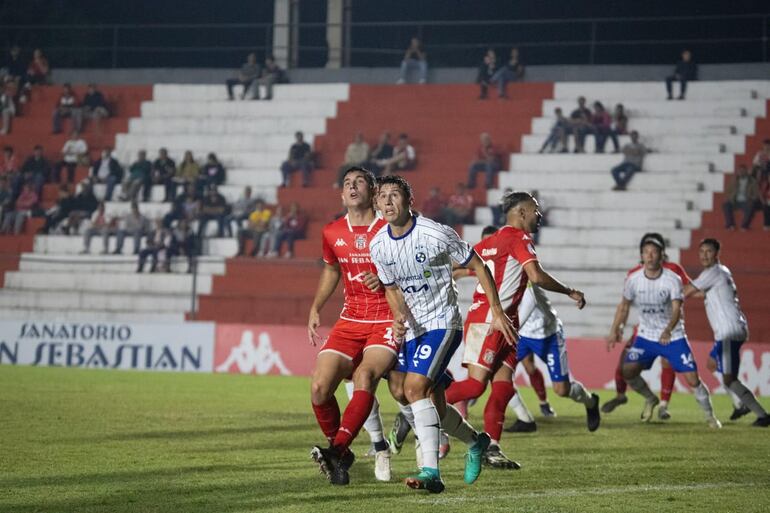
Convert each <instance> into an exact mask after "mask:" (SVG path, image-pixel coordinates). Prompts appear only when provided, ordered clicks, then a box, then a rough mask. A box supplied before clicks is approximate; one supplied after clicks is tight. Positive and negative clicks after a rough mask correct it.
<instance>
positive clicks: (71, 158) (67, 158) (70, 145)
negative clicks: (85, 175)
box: [61, 139, 88, 163]
mask: <svg viewBox="0 0 770 513" xmlns="http://www.w3.org/2000/svg"><path fill="white" fill-rule="evenodd" d="M87 151H88V145H87V144H86V142H85V141H84V140H83V139H75V140H74V141H73V140H72V139H67V142H65V143H64V146H63V147H62V149H61V152H62V154H64V162H68V163H77V161H78V155H83V154H85V153H86V152H87Z"/></svg>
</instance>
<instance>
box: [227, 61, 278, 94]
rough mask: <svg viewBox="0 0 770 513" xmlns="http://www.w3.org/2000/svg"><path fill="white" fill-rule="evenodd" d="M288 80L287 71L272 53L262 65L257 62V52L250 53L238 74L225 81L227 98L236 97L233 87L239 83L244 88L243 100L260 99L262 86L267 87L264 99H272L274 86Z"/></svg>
mask: <svg viewBox="0 0 770 513" xmlns="http://www.w3.org/2000/svg"><path fill="white" fill-rule="evenodd" d="M286 82H288V77H287V76H286V72H285V71H284V70H282V69H281V68H280V66H278V64H277V63H276V62H275V58H274V57H273V56H272V55H268V56H267V57H265V62H264V65H263V66H262V67H260V66H259V64H258V63H257V54H256V53H250V54H249V55H247V56H246V62H244V63H243V64H242V65H241V67H240V69H239V70H238V75H237V76H236V77H235V78H228V79H227V80H226V81H225V85H226V86H227V98H228V99H229V100H234V99H235V93H234V91H233V89H234V88H235V86H237V85H239V86H241V88H242V92H241V100H246V99H249V100H259V99H260V98H261V94H260V87H264V88H265V97H264V99H265V100H272V99H273V86H274V85H275V84H284V83H286Z"/></svg>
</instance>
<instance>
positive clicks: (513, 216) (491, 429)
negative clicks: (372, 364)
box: [446, 192, 600, 468]
mask: <svg viewBox="0 0 770 513" xmlns="http://www.w3.org/2000/svg"><path fill="white" fill-rule="evenodd" d="M502 209H503V212H504V213H505V214H506V225H505V226H503V227H502V228H500V229H499V230H498V231H497V232H496V233H495V234H493V235H491V236H489V237H487V238H486V239H484V240H482V241H481V242H479V243H478V244H476V246H475V248H474V249H475V250H476V252H477V253H478V254H479V255H480V256H481V258H482V259H483V260H484V262H485V265H486V266H487V267H488V268H489V270H490V272H491V274H492V275H493V276H494V279H495V285H496V286H497V288H498V290H499V295H500V301H501V303H502V305H503V309H504V311H505V313H506V314H507V315H508V316H510V317H511V319H513V321H514V326H515V327H516V328H517V329H518V327H519V325H518V310H519V303H521V298H522V296H523V295H524V290H525V289H526V287H527V283H528V281H531V282H532V283H535V284H537V285H539V286H541V287H542V288H544V289H546V290H551V291H553V292H557V293H560V294H565V295H567V296H569V297H570V298H571V299H573V300H574V301H575V303H576V304H577V307H578V308H581V309H582V308H583V307H584V306H585V298H584V297H583V293H582V292H581V291H579V290H576V289H571V288H569V287H566V286H565V285H563V284H562V283H561V282H559V281H558V280H557V279H556V278H554V277H553V276H551V275H550V274H549V273H547V272H546V271H545V270H544V269H543V268H542V267H541V266H540V262H538V260H537V254H536V253H535V248H534V245H533V243H532V238H531V236H530V234H531V233H535V232H537V230H538V229H539V226H540V220H541V218H542V215H541V214H540V210H539V205H538V203H537V200H536V199H534V198H533V197H532V196H531V195H530V194H529V193H526V192H512V193H509V194H507V195H506V196H504V197H503V200H502ZM489 322H490V314H489V305H488V303H487V300H486V299H485V296H484V295H483V294H479V293H478V290H477V291H476V293H474V295H473V304H472V305H471V307H470V308H469V310H468V316H467V318H466V320H465V328H464V330H463V331H464V333H465V354H464V356H463V365H466V366H467V367H468V379H466V380H464V381H460V382H455V383H453V384H452V385H450V387H449V388H447V391H446V397H447V402H448V403H455V402H459V401H466V400H469V399H473V398H477V397H479V396H480V395H481V394H483V393H484V390H485V389H486V387H487V383H489V381H490V380H491V381H492V393H491V395H490V396H489V399H488V401H487V405H486V407H485V408H484V430H485V431H486V432H487V433H489V435H490V437H491V438H492V442H493V443H492V444H491V445H490V446H489V449H488V451H487V452H488V456H487V458H486V459H487V462H488V463H490V464H495V466H501V467H508V468H515V467H516V465H515V462H510V460H508V461H509V462H510V463H506V462H505V461H504V460H503V458H504V455H502V453H500V447H499V445H498V443H497V442H498V441H499V440H500V435H501V434H502V429H503V421H504V419H505V408H506V406H507V405H508V402H509V401H510V400H511V398H512V397H513V395H514V387H513V372H514V369H515V368H516V364H517V361H516V351H515V348H514V347H512V346H510V345H509V344H506V343H505V341H504V340H503V339H502V337H500V336H499V335H498V334H497V332H491V331H490V330H489ZM570 385H571V390H570V391H569V392H568V393H569V395H570V397H573V396H574V397H575V398H576V400H578V401H579V402H582V403H583V404H585V405H586V409H587V412H588V419H589V421H588V424H589V429H591V431H593V430H595V429H596V428H598V427H599V419H600V418H599V408H598V406H599V398H598V396H596V395H595V394H591V393H589V392H588V391H586V390H585V388H583V386H582V385H581V384H580V383H578V382H572V383H570ZM489 455H495V456H496V458H490V456H489ZM497 456H500V457H499V458H497ZM492 460H494V462H493V461H492ZM505 460H507V458H505Z"/></svg>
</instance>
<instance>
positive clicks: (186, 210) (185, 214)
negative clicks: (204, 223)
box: [163, 183, 200, 228]
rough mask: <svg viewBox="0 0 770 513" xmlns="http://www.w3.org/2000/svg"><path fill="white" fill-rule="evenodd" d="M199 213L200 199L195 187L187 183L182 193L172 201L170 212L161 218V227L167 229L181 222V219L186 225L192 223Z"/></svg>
mask: <svg viewBox="0 0 770 513" xmlns="http://www.w3.org/2000/svg"><path fill="white" fill-rule="evenodd" d="M199 211H200V197H199V196H198V192H197V190H196V189H195V185H194V184H191V183H188V184H187V185H185V190H184V193H183V194H180V195H179V196H177V197H176V198H175V199H174V204H173V206H172V207H171V211H170V212H169V213H168V214H166V215H165V216H164V217H163V226H165V227H166V228H169V227H171V223H173V222H174V221H181V220H182V219H184V220H186V221H187V222H188V224H189V223H192V222H193V221H194V220H196V219H197V218H198V212H199Z"/></svg>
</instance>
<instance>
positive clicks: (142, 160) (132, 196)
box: [120, 150, 152, 202]
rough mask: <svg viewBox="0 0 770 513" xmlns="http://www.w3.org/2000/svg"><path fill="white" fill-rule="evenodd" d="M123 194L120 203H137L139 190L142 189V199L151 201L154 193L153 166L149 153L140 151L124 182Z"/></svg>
mask: <svg viewBox="0 0 770 513" xmlns="http://www.w3.org/2000/svg"><path fill="white" fill-rule="evenodd" d="M122 188H123V192H122V194H121V195H120V201H132V202H133V201H136V197H137V195H138V194H139V189H142V199H143V200H144V201H145V202H146V201H149V200H150V193H151V192H152V165H151V164H150V161H149V160H147V152H146V151H145V150H139V153H137V159H136V162H134V163H133V164H131V167H130V168H128V176H126V179H125V180H124V181H123V187H122Z"/></svg>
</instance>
